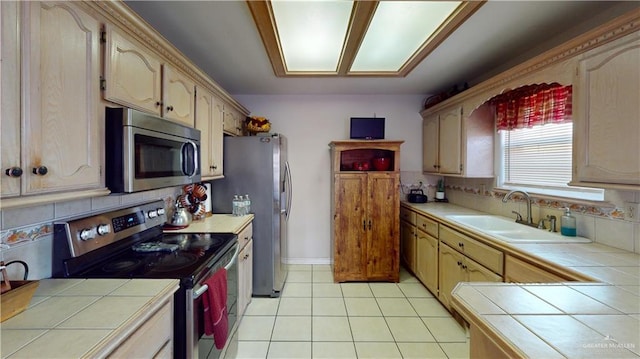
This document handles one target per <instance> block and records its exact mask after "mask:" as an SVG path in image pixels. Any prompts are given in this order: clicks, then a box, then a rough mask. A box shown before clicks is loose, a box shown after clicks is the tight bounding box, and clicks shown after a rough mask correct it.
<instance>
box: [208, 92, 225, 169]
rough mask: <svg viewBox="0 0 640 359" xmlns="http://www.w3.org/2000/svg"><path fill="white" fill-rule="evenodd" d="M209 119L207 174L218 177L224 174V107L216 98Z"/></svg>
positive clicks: (214, 97)
mask: <svg viewBox="0 0 640 359" xmlns="http://www.w3.org/2000/svg"><path fill="white" fill-rule="evenodd" d="M212 116H213V117H212V118H211V136H210V137H209V141H210V142H209V148H210V154H209V156H210V157H209V159H210V161H211V164H210V167H211V168H209V171H210V172H209V173H210V174H212V175H213V176H214V177H220V176H222V175H223V174H224V163H223V158H224V154H223V151H224V146H223V137H224V130H223V128H222V121H223V120H224V105H223V103H222V100H221V99H219V98H218V97H216V96H213V113H212Z"/></svg>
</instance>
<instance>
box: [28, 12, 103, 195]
mask: <svg viewBox="0 0 640 359" xmlns="http://www.w3.org/2000/svg"><path fill="white" fill-rule="evenodd" d="M26 6H28V10H27V12H26V16H25V26H26V29H27V30H26V31H28V33H27V34H25V37H26V38H25V48H24V50H25V56H24V66H23V69H24V73H23V75H24V81H23V84H24V86H25V88H24V92H23V93H24V95H25V96H24V104H25V113H24V124H25V127H24V133H23V143H22V148H23V149H24V150H25V151H26V158H25V161H24V167H25V172H26V175H25V176H23V181H22V193H23V194H32V193H43V192H52V191H58V190H76V189H86V188H98V187H103V186H104V180H103V177H102V171H101V166H102V157H103V156H102V153H103V142H104V141H103V136H104V135H103V128H104V125H103V122H104V112H103V111H99V110H100V109H101V107H100V93H99V81H100V57H99V55H100V52H99V51H100V48H99V45H100V23H99V22H98V21H97V20H96V19H94V18H93V17H91V16H89V15H88V14H87V13H85V12H83V11H82V10H80V9H79V8H77V7H76V6H75V5H74V4H73V3H72V2H66V1H65V2H58V3H49V2H29V3H28V4H27V5H26ZM32 170H34V171H38V172H39V173H38V174H33V173H31V172H32ZM40 171H41V172H40ZM45 172H46V174H45Z"/></svg>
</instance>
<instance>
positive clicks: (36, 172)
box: [31, 166, 49, 176]
mask: <svg viewBox="0 0 640 359" xmlns="http://www.w3.org/2000/svg"><path fill="white" fill-rule="evenodd" d="M31 172H33V174H34V175H38V176H44V175H46V174H47V172H49V170H48V169H47V167H45V166H40V167H34V168H33V169H32V170H31Z"/></svg>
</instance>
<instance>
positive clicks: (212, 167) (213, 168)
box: [209, 166, 218, 170]
mask: <svg viewBox="0 0 640 359" xmlns="http://www.w3.org/2000/svg"><path fill="white" fill-rule="evenodd" d="M209 168H210V169H212V170H217V169H218V166H209Z"/></svg>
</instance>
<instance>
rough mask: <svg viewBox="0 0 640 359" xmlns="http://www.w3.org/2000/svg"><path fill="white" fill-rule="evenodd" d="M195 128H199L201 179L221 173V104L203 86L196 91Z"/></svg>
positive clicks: (217, 175)
mask: <svg viewBox="0 0 640 359" xmlns="http://www.w3.org/2000/svg"><path fill="white" fill-rule="evenodd" d="M196 94H197V96H196V128H197V129H199V130H200V134H201V137H200V139H201V141H200V149H201V151H200V156H201V161H200V163H201V172H202V179H203V180H206V179H211V178H215V177H219V176H221V175H222V104H221V103H220V101H219V100H218V99H217V98H216V97H215V96H213V95H212V94H211V92H210V91H208V90H207V89H205V88H200V87H198V89H197V92H196Z"/></svg>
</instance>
